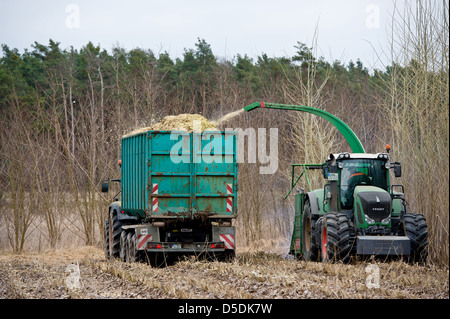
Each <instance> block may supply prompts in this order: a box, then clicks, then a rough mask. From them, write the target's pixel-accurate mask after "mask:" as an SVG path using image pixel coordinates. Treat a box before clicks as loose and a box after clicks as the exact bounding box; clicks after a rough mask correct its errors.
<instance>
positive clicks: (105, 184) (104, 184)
mask: <svg viewBox="0 0 450 319" xmlns="http://www.w3.org/2000/svg"><path fill="white" fill-rule="evenodd" d="M108 188H109V185H108V183H107V182H103V183H102V193H107V192H108V190H109V189H108Z"/></svg>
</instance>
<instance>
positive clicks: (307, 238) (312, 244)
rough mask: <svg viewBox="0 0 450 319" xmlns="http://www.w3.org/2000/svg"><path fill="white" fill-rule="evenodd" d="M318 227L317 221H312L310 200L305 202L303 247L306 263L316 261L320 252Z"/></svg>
mask: <svg viewBox="0 0 450 319" xmlns="http://www.w3.org/2000/svg"><path fill="white" fill-rule="evenodd" d="M315 232H316V227H315V221H314V220H313V219H312V214H311V204H310V202H309V200H306V201H305V205H304V206H303V219H302V235H303V236H302V241H303V243H302V246H303V258H304V259H305V260H306V261H316V260H317V255H318V252H319V246H318V244H317V243H316V236H315Z"/></svg>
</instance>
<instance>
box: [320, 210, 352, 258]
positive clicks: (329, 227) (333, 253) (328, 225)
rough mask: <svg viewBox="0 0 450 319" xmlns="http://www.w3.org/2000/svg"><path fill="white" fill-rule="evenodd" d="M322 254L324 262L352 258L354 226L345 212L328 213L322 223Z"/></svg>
mask: <svg viewBox="0 0 450 319" xmlns="http://www.w3.org/2000/svg"><path fill="white" fill-rule="evenodd" d="M320 231H321V236H320V238H321V243H320V252H321V253H320V256H321V260H322V261H323V262H330V261H342V262H348V261H349V260H350V256H351V251H352V247H353V241H352V239H351V238H352V236H351V232H352V228H351V225H350V221H349V219H348V217H347V216H346V215H345V214H340V213H328V214H326V215H324V216H323V219H322V223H321V230H320Z"/></svg>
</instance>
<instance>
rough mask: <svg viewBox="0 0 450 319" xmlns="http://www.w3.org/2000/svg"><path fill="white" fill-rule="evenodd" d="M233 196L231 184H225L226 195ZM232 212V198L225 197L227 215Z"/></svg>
mask: <svg viewBox="0 0 450 319" xmlns="http://www.w3.org/2000/svg"><path fill="white" fill-rule="evenodd" d="M232 194H233V184H227V195H232ZM232 211H233V198H232V197H227V213H231V212H232Z"/></svg>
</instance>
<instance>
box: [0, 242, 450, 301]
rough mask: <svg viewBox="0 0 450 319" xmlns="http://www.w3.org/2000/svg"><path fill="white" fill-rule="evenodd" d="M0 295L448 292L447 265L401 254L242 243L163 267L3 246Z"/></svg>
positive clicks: (96, 252) (88, 251)
mask: <svg viewBox="0 0 450 319" xmlns="http://www.w3.org/2000/svg"><path fill="white" fill-rule="evenodd" d="M0 298H2V299H5V298H6V299H8V298H14V299H17V298H26V299H29V298H39V299H49V298H51V299H60V298H62V299H68V298H94V299H95V298H101V299H103V298H151V299H158V298H159V299H160V298H183V299H185V298H187V299H191V298H195V299H200V298H207V299H209V298H212V299H214V298H220V299H241V298H242V299H244V298H263V299H275V298H283V299H305V298H333V299H335V298H358V299H359V298H389V299H391V298H415V299H417V298H420V299H423V298H442V299H448V298H449V269H448V268H438V267H436V266H433V265H424V266H419V265H411V264H407V263H405V262H402V261H380V260H367V261H357V262H354V263H351V264H347V265H344V264H328V263H325V264H324V263H319V262H305V261H299V260H292V259H285V258H282V257H281V256H279V255H275V254H267V253H264V252H244V251H241V252H240V251H238V252H237V254H236V258H235V260H234V261H231V262H218V261H205V260H198V259H195V258H194V257H191V258H189V259H185V260H182V261H180V262H176V263H174V264H173V265H169V266H166V267H164V268H153V267H151V266H150V265H147V264H146V263H143V262H138V263H125V262H122V261H119V260H106V259H105V257H104V254H103V251H102V249H100V248H96V247H82V248H77V249H69V250H57V251H49V252H46V253H40V254H38V253H21V254H13V253H11V252H0Z"/></svg>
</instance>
